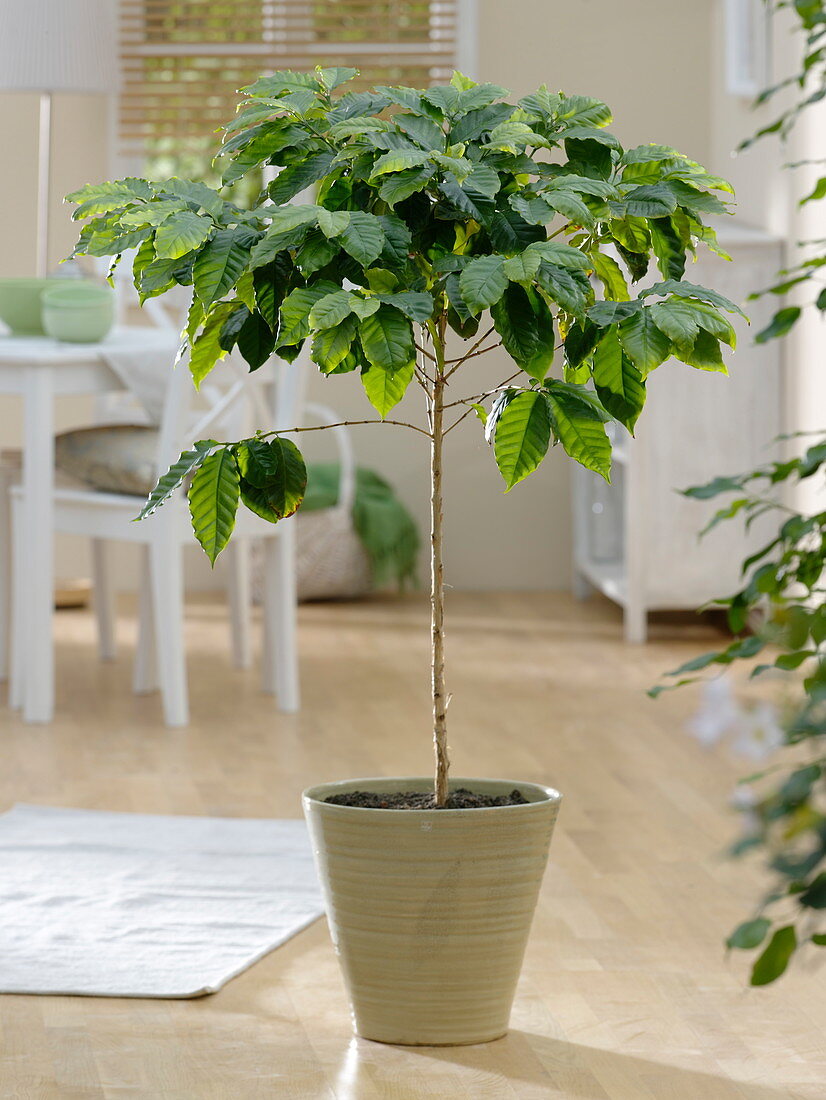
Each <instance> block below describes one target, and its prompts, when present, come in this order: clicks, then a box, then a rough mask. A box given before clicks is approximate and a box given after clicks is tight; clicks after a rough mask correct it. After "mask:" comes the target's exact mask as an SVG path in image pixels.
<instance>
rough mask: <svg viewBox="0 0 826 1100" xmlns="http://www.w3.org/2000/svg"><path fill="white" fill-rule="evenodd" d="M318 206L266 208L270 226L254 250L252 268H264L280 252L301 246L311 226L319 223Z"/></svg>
mask: <svg viewBox="0 0 826 1100" xmlns="http://www.w3.org/2000/svg"><path fill="white" fill-rule="evenodd" d="M318 209H319V208H318V207H317V206H299V205H297V204H293V203H290V204H288V205H287V206H280V207H276V208H275V209H271V208H266V214H267V216H268V217H269V219H270V225H269V227H268V229H267V232H266V234H265V236H264V237H263V238H262V239H261V240H260V241H259V242H258V244H257V245H256V246H255V248H253V250H252V257H251V262H250V266H251V267H252V268H256V267H263V266H264V265H265V264H268V263H271V262H272V260H274V259H275V257H276V255H277V254H278V253H279V252H283V251H284V250H285V249H286V248H294V247H296V246H297V245H299V244H301V243H302V241H303V240H304V238H305V237H306V236H307V233H308V231H309V228H310V226H311V225H315V224H316V223H317V222H318Z"/></svg>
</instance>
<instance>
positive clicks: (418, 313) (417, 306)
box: [380, 290, 434, 325]
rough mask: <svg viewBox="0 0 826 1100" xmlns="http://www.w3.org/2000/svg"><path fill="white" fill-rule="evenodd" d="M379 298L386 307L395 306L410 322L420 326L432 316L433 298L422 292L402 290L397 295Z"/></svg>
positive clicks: (386, 295) (385, 295)
mask: <svg viewBox="0 0 826 1100" xmlns="http://www.w3.org/2000/svg"><path fill="white" fill-rule="evenodd" d="M380 297H381V300H382V301H383V302H386V303H387V305H390V306H395V307H396V309H399V310H401V312H402V313H403V314H404V315H405V316H406V317H409V318H410V320H411V321H416V322H417V323H418V324H420V325H423V324H425V323H426V322H427V321H429V320H430V318H431V317H432V316H433V309H434V304H433V298H432V296H431V295H430V294H427V293H425V292H424V291H413V290H404V291H402V292H401V293H399V294H382V295H380Z"/></svg>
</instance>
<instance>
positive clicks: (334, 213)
mask: <svg viewBox="0 0 826 1100" xmlns="http://www.w3.org/2000/svg"><path fill="white" fill-rule="evenodd" d="M349 224H350V211H349V210H325V209H324V207H323V206H319V207H318V228H319V229H320V230H321V232H322V233H323V234H324V236H325V237H338V236H340V235H341V234H342V233H343V232H344V230H345V229H346V228H347V226H348V225H349Z"/></svg>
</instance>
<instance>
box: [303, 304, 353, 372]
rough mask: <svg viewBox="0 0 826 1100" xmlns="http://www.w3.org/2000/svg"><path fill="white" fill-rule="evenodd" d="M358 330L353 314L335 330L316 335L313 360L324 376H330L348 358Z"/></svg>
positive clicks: (325, 330)
mask: <svg viewBox="0 0 826 1100" xmlns="http://www.w3.org/2000/svg"><path fill="white" fill-rule="evenodd" d="M357 328H358V322H357V321H356V318H355V316H354V315H353V314H352V313H351V314H350V315H349V317H345V318H344V320H343V321H342V322H341V323H340V324H338V325H336V326H335V327H334V328H328V329H324V330H323V332H319V333H317V334H316V336H315V337H314V339H313V348H312V360H313V362H314V363H317V364H318V366H319V367H320V368H321V370H322V371H323V372H324V374H330V373H331V372H332V371H334V370H335V369H336V367H338V366H340V365H341V364H342V363H343V362H344V360H345V359H346V358H347V355H348V353H349V351H350V348H351V346H352V343H353V340H354V339H355V335H356V331H357Z"/></svg>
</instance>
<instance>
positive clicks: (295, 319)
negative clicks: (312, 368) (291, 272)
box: [278, 282, 339, 346]
mask: <svg viewBox="0 0 826 1100" xmlns="http://www.w3.org/2000/svg"><path fill="white" fill-rule="evenodd" d="M338 289H339V288H338V287H337V286H336V285H335V283H329V282H320V283H315V284H313V286H300V287H296V288H295V290H291V291H290V293H289V294H288V295H287V297H286V298H285V299H284V301H283V302H282V303H281V311H280V313H281V329H280V331H279V333H278V343H279V345H282V344H283V345H286V346H289V345H291V344H300V343H301V341H302V340H304V339H306V337H308V336H309V335H310V310H311V309H312V308H313V306H314V305H315V304H316V302H319V301H321V299H322V298H325V297H326V296H327V295H328V294H332V293H333V292H334V291H336V290H338Z"/></svg>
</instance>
